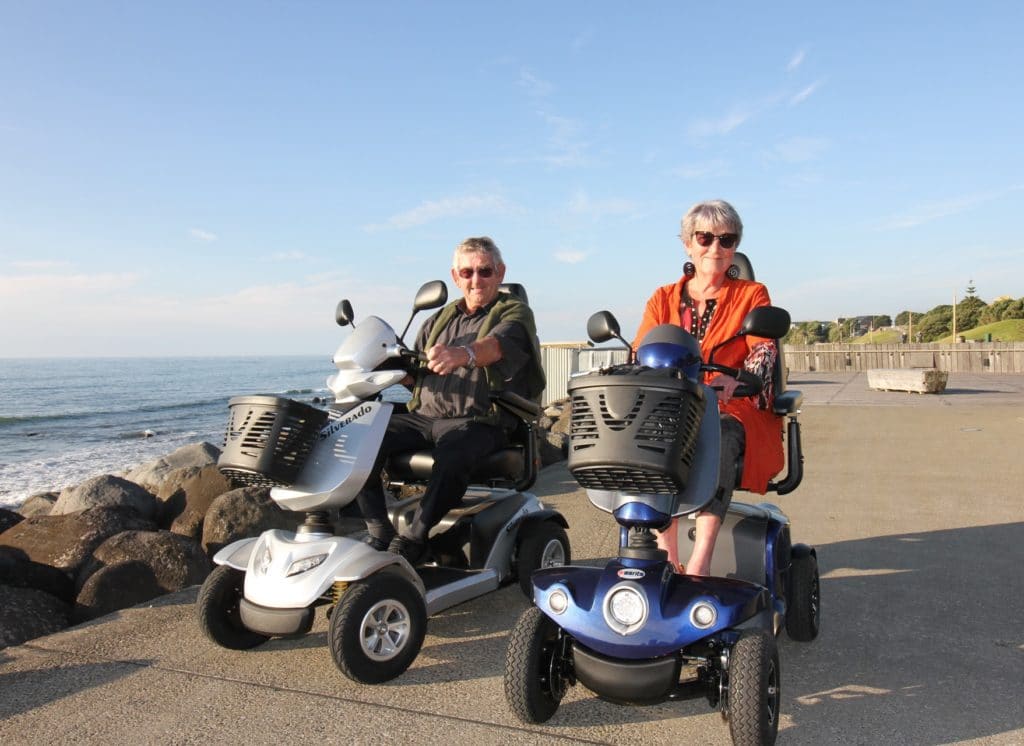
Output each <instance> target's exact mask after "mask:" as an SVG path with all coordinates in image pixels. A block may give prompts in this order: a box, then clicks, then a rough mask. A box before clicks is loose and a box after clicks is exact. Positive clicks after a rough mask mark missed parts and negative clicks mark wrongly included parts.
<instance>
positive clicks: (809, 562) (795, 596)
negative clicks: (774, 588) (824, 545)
mask: <svg viewBox="0 0 1024 746" xmlns="http://www.w3.org/2000/svg"><path fill="white" fill-rule="evenodd" d="M794 549H795V548H794ZM789 589H790V590H789V598H787V599H786V634H787V635H789V639H791V640H796V641H797V642H810V641H811V640H813V639H814V638H816V637H817V636H818V630H819V629H820V626H821V587H820V581H819V579H818V560H817V558H816V557H815V556H814V555H813V554H811V553H810V552H806V553H799V554H798V553H796V552H794V553H793V558H792V562H791V564H790V566H789Z"/></svg>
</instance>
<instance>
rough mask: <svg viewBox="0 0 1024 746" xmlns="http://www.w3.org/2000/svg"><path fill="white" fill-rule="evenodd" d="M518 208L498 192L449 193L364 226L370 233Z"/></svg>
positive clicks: (508, 212) (506, 212)
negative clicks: (463, 194) (460, 195)
mask: <svg viewBox="0 0 1024 746" xmlns="http://www.w3.org/2000/svg"><path fill="white" fill-rule="evenodd" d="M515 211H516V207H515V206H514V205H513V204H512V203H511V202H509V201H508V200H507V199H505V198H504V197H502V196H501V195H497V194H473V195H468V196H464V197H446V198H444V199H439V200H428V201H426V202H423V203H421V204H419V205H417V206H416V207H414V208H412V209H411V210H406V211H405V212H400V213H398V214H397V215H392V216H391V217H390V218H388V219H387V220H386V221H385V222H383V223H373V224H370V225H367V226H364V230H365V231H367V232H368V233H376V232H378V231H382V230H389V229H390V230H407V229H409V228H415V227H417V226H420V225H425V224H427V223H432V222H434V221H437V220H444V219H446V218H457V217H465V216H467V215H507V214H510V213H513V212H515Z"/></svg>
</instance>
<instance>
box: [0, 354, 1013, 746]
mask: <svg viewBox="0 0 1024 746" xmlns="http://www.w3.org/2000/svg"><path fill="white" fill-rule="evenodd" d="M790 387H791V388H800V389H801V390H803V391H804V393H805V408H804V412H803V414H802V416H801V421H802V422H803V423H804V446H805V455H806V476H805V480H804V483H803V485H802V486H801V487H800V489H798V490H797V491H796V492H795V493H793V494H790V495H786V496H784V497H781V498H779V497H777V496H772V497H770V498H769V499H772V500H773V501H774V502H777V503H779V504H780V505H781V506H782V508H783V509H784V510H785V511H786V512H787V513H788V514H789V515H790V517H791V518H792V519H793V523H794V528H793V535H794V540H795V541H804V542H807V543H812V544H815V545H816V546H817V547H818V553H819V558H820V564H821V570H822V606H823V625H822V633H821V636H820V637H819V638H818V640H816V641H815V642H812V643H794V642H791V641H789V640H788V639H786V638H785V636H783V637H782V638H781V639H780V656H781V663H782V672H783V697H782V703H783V706H782V710H783V714H782V721H781V729H780V734H779V742H780V743H792V744H826V743H844V744H880V743H886V744H901V743H906V744H948V743H972V744H974V743H976V744H1020V743H1024V701H1022V699H1021V694H1020V692H1021V690H1022V688H1024V624H1022V623H1021V619H1024V592H1022V591H1024V585H1022V580H1021V578H1022V573H1021V560H1022V558H1024V550H1022V547H1024V499H1022V497H1021V486H1022V485H1024V462H1022V459H1021V457H1020V453H1021V444H1022V443H1024V377H959V376H956V375H954V376H951V378H950V382H949V386H948V388H947V391H946V392H945V393H943V394H940V395H918V394H898V393H883V392H870V391H867V386H866V382H865V380H864V374H854V375H847V374H843V375H842V376H839V375H835V376H824V375H817V374H801V375H800V376H798V375H794V376H793V379H792V381H791V383H790ZM536 492H537V493H538V494H540V495H541V496H542V497H543V498H544V499H545V501H546V502H549V503H550V504H552V505H553V506H555V507H557V508H558V509H559V510H561V511H562V512H563V513H564V514H565V515H566V517H567V518H568V520H569V522H570V525H571V529H570V531H569V537H570V539H571V541H572V544H573V553H574V559H575V560H576V561H578V562H583V563H594V562H600V561H601V560H602V559H603V558H607V557H609V556H610V555H612V554H613V553H614V551H615V545H616V535H617V530H616V526H615V524H614V522H613V521H611V520H610V519H609V518H608V516H606V515H605V514H603V513H601V512H600V511H598V510H596V509H594V508H592V507H591V506H590V505H589V502H588V501H587V499H586V496H585V494H584V493H582V492H581V491H579V490H578V489H576V486H575V482H573V480H572V479H571V477H570V476H569V474H568V472H567V471H566V470H565V469H564V468H563V467H562V466H555V467H549V468H548V469H546V470H545V471H544V472H543V474H542V475H541V479H540V480H539V482H538V484H537V486H536ZM737 499H741V498H739V497H738V498H737ZM756 499H760V498H756ZM195 595H196V589H194V588H193V589H188V590H186V591H183V592H181V593H178V594H174V595H171V596H167V597H164V598H161V599H159V600H157V601H155V602H153V603H152V604H148V605H143V606H140V607H135V608H132V609H129V610H126V611H123V612H119V613H117V614H113V615H111V616H108V617H104V618H103V619H100V620H97V621H96V622H93V623H90V624H87V625H83V626H80V627H75V628H72V629H69V630H66V631H64V632H61V633H59V634H55V635H51V636H49V637H44V638H39V639H36V640H33V641H30V642H29V643H26V644H24V645H21V646H18V647H13V648H7V649H5V650H0V718H2V720H0V743H12V744H13V743H31V744H50V743H52V744H66V743H104V744H106V743H113V744H129V743H131V744H137V743H171V744H190V743H196V744H199V743H203V744H209V743H217V744H222V743H227V744H233V743H237V744H243V743H244V744H280V743H285V742H286V743H318V744H319V743H360V744H362V743H369V744H394V743H402V742H408V743H417V744H421V743H427V744H434V743H437V744H442V743H443V744H469V743H473V744H478V743H488V744H505V743H508V744H512V743H515V744H529V743H558V742H561V743H643V744H676V745H678V744H681V743H693V744H726V743H729V732H728V727H727V726H726V725H725V724H724V723H723V722H722V720H721V718H720V717H719V715H718V714H717V713H716V712H713V711H711V710H709V709H708V707H707V706H706V704H705V703H704V702H702V701H691V702H683V703H675V704H663V705H656V706H652V707H645V708H627V707H618V706H614V705H611V704H608V703H605V702H602V701H600V700H598V699H596V698H595V697H594V696H593V695H592V694H590V693H589V692H587V691H586V690H584V689H583V688H582V687H579V686H577V687H575V688H574V689H572V690H570V692H569V693H568V695H567V696H566V698H565V700H564V701H563V704H562V707H561V709H560V710H559V711H558V713H557V714H556V715H555V717H554V718H553V719H552V720H551V721H550V723H548V724H547V725H545V726H542V727H526V726H523V725H521V724H519V723H518V721H516V720H515V719H514V718H513V716H512V715H511V713H510V712H509V710H508V709H507V707H506V705H505V701H504V694H503V690H502V671H503V660H504V653H505V645H506V639H507V634H508V632H509V630H510V628H511V627H512V625H513V624H514V623H515V620H516V618H517V617H518V615H519V614H520V613H521V612H522V610H523V609H524V608H525V607H526V601H525V600H524V599H523V597H522V595H521V594H520V592H519V590H518V588H516V587H514V586H512V587H508V588H505V589H502V590H500V591H498V592H497V593H494V594H492V595H490V596H487V597H484V598H481V599H477V600H476V601H472V602H469V603H467V604H464V605H462V606H459V607H456V608H455V609H452V610H450V611H448V612H446V613H444V614H441V615H439V616H437V617H434V618H432V619H431V620H430V624H429V629H428V636H427V640H426V642H425V644H424V648H423V652H422V653H421V655H420V657H419V658H418V660H417V661H416V662H415V663H414V664H413V666H412V668H411V669H410V670H409V671H408V672H406V674H404V675H403V676H401V677H399V678H398V679H397V680H395V681H393V682H390V683H387V684H384V685H381V686H376V687H371V686H360V685H357V684H354V683H353V682H351V681H349V680H348V679H346V678H345V677H344V676H342V675H341V674H340V673H339V672H338V671H337V669H336V668H335V667H334V664H333V663H332V661H331V658H330V655H329V653H328V651H327V650H326V647H325V644H326V643H325V639H326V633H325V629H326V625H325V622H324V619H323V617H322V614H321V616H320V617H319V618H318V621H317V623H316V625H315V627H314V630H313V632H312V633H311V634H309V635H308V636H306V637H304V638H301V639H297V640H274V641H271V642H269V643H267V644H266V645H264V646H261V647H259V648H257V649H255V650H253V651H248V652H234V651H228V650H222V649H220V648H218V647H216V646H214V645H213V644H211V643H209V642H208V641H207V640H206V639H205V638H204V637H203V636H202V635H201V634H200V632H199V630H198V628H197V626H196V623H195V621H194V610H193V602H194V600H195Z"/></svg>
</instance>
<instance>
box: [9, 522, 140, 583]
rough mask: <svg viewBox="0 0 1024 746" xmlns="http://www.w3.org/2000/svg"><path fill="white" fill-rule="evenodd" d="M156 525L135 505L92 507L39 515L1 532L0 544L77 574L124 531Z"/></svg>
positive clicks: (45, 563)
mask: <svg viewBox="0 0 1024 746" xmlns="http://www.w3.org/2000/svg"><path fill="white" fill-rule="evenodd" d="M154 529H156V525H155V524H154V523H153V522H152V521H148V520H146V519H145V518H143V517H141V516H140V515H139V514H138V513H137V512H135V511H134V510H132V509H131V508H124V507H114V508H108V507H100V508H89V509H88V510H84V511H82V512H81V513H70V514H68V515H37V516H33V517H31V518H26V519H25V520H23V521H22V522H21V523H19V524H18V525H17V526H13V527H11V528H9V529H8V530H7V531H5V532H4V533H2V534H0V546H8V547H13V548H14V549H20V550H21V551H22V552H23V554H24V556H25V557H26V558H27V559H30V560H32V561H33V562H39V563H42V564H44V565H50V566H51V567H56V568H58V569H60V570H64V571H65V572H66V573H68V575H69V576H71V577H75V576H77V575H78V572H79V571H80V570H81V568H82V566H83V565H84V564H85V562H86V561H87V560H88V559H89V557H90V556H91V555H92V552H93V550H94V549H96V547H98V546H99V545H100V544H102V543H103V542H104V541H105V540H106V539H108V538H110V537H111V536H113V535H114V534H119V533H121V532H122V531H133V530H143V531H146V530H154Z"/></svg>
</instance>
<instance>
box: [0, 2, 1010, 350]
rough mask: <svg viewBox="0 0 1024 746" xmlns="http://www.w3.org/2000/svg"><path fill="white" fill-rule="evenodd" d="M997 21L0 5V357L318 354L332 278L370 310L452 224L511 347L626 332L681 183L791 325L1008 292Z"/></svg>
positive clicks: (954, 9)
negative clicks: (526, 309)
mask: <svg viewBox="0 0 1024 746" xmlns="http://www.w3.org/2000/svg"><path fill="white" fill-rule="evenodd" d="M1022 33H1024V4H1021V3H1017V2H986V1H985V0H980V2H974V3H964V2H943V1H933V2H898V1H896V0H889V1H888V2H859V3H821V2H792V3H790V2H775V3H764V2H731V3H697V2H684V1H683V0H678V1H676V2H667V1H665V2H635V3H625V2H603V1H601V0H588V1H587V2H579V1H574V0H567V1H565V2H533V1H522V2H515V3H501V4H499V3H480V2H445V1H444V0H438V1H436V2H400V1H388V0H382V1H381V2H375V3H369V2H341V1H338V2H283V1H282V2H259V1H257V0H249V1H246V2H232V1H231V0H223V1H218V2H214V3H210V2H190V1H188V0H182V1H176V2H157V1H155V0H154V1H153V2H104V1H103V0H95V1H93V2H87V3H81V2H51V1H49V0H35V1H33V2H17V1H16V0H0V356H2V357H39V356H41V357H50V356H135V355H145V356H153V355H168V356H178V355H227V354H238V355H249V354H252V355H257V354H258V355H273V354H312V355H316V354H323V355H325V357H329V356H330V354H331V353H332V352H333V350H334V349H335V347H336V346H337V344H338V343H339V341H340V340H341V339H342V338H343V337H344V335H345V333H346V330H342V329H339V328H338V327H337V326H336V325H335V323H334V309H335V306H336V304H337V302H338V301H339V300H340V299H342V298H347V299H349V300H350V301H351V303H352V305H353V308H354V310H355V315H356V323H357V324H358V322H359V319H360V318H361V317H365V316H368V315H375V316H380V317H381V318H384V319H385V320H388V321H389V322H391V323H392V325H393V326H395V327H396V329H398V330H399V331H400V330H401V329H402V328H403V327H404V326H405V323H406V322H407V321H408V319H409V313H410V310H411V304H412V299H413V297H414V295H415V293H416V290H417V288H419V286H420V285H421V284H422V283H424V282H426V281H428V280H433V279H445V280H448V281H449V282H448V284H449V289H450V290H451V291H455V288H454V286H453V284H452V283H451V282H450V277H449V276H448V268H449V267H450V266H451V257H452V252H453V250H454V248H455V246H456V245H457V244H458V243H459V242H460V241H461V240H462V239H464V238H466V237H468V236H478V235H489V236H491V237H493V238H494V240H495V241H496V242H497V244H498V245H499V247H501V249H502V252H503V254H504V257H505V261H506V265H507V274H506V281H509V282H519V283H522V284H523V285H524V286H525V287H526V288H527V291H528V293H529V296H530V304H531V306H532V307H533V309H534V312H535V314H536V317H537V323H538V330H539V334H540V337H541V341H542V342H560V341H579V340H583V339H585V337H586V331H585V330H586V321H587V318H588V317H589V316H590V314H591V313H593V312H594V311H597V310H601V309H607V310H610V311H612V312H613V313H614V314H615V315H616V316H617V317H618V319H619V321H620V324H621V326H622V328H623V331H624V333H625V334H627V336H632V333H633V332H634V331H635V329H636V327H637V325H638V323H639V320H640V315H641V313H642V311H643V306H644V303H645V302H646V300H647V298H648V297H649V296H650V294H651V293H652V291H653V290H654V289H655V288H656V287H658V286H660V285H664V284H667V283H670V282H673V281H675V280H677V279H678V278H679V276H680V274H681V271H682V269H681V268H682V263H683V261H685V257H684V252H683V247H682V244H681V243H680V241H679V239H678V238H677V235H678V233H679V230H680V229H679V220H680V218H681V216H682V215H683V214H684V213H685V211H686V210H687V209H688V208H689V207H690V206H691V205H692V204H693V203H695V202H697V201H699V200H703V199H714V198H721V199H726V200H728V201H729V202H731V203H732V204H733V205H734V206H735V207H736V208H737V209H738V211H739V213H740V215H741V216H742V219H743V222H744V239H743V243H742V245H741V250H742V251H744V252H745V253H746V254H747V255H748V256H749V257H750V259H751V261H752V263H753V265H754V268H755V272H756V274H757V279H758V280H759V281H762V282H764V283H765V284H766V285H767V286H768V289H769V291H770V293H771V296H772V299H773V302H774V303H775V304H776V305H780V306H783V307H785V308H787V309H788V310H789V311H790V313H791V315H792V317H793V319H794V320H811V319H817V320H831V319H835V318H837V317H845V316H852V315H864V314H889V315H891V316H895V315H896V314H897V313H899V312H900V311H902V310H907V309H909V310H914V311H920V312H923V311H927V310H929V309H931V308H933V307H934V306H936V305H939V304H942V303H951V302H952V300H953V298H954V297H960V298H962V297H963V294H964V292H965V290H966V288H967V287H968V285H972V284H973V286H974V287H975V288H976V292H977V294H978V296H979V297H981V298H982V299H983V300H985V301H987V302H990V301H991V300H993V299H994V298H996V297H999V296H1004V295H1009V296H1012V297H1015V298H1016V297H1021V296H1024V240H1022V239H1021V230H1020V228H1019V227H1018V226H1017V225H1016V224H1014V222H1013V221H1014V220H1019V219H1021V218H1022V217H1024V168H1022V166H1024V147H1022V142H1021V140H1022V133H1024V116H1022V114H1024V90H1022V88H1024V84H1022V82H1021V81H1022V80H1024V75H1022V71H1024V45H1022V44H1021V43H1020V38H1021V35H1022ZM1014 216H1016V217H1014ZM422 318H425V316H422V317H420V318H418V319H417V321H416V322H414V328H415V325H416V324H418V322H419V321H420V320H422Z"/></svg>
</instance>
